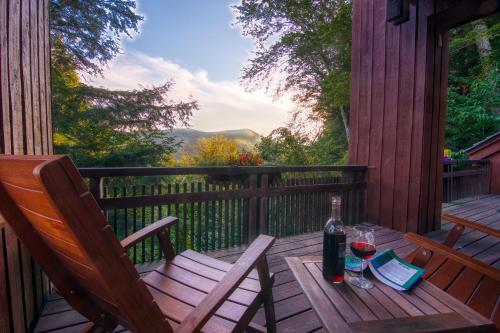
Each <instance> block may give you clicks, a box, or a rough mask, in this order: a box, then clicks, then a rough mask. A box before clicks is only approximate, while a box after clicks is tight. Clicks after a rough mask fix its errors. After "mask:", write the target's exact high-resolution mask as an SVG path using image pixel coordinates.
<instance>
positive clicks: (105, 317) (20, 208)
mask: <svg viewBox="0 0 500 333" xmlns="http://www.w3.org/2000/svg"><path fill="white" fill-rule="evenodd" d="M0 212H1V213H2V215H3V216H4V217H5V219H6V220H7V222H8V223H9V225H11V227H12V228H13V229H14V231H15V232H16V234H17V235H18V237H19V238H20V239H21V241H22V242H23V243H24V245H25V246H26V247H27V248H28V250H29V251H30V253H31V254H32V255H33V257H34V258H35V260H36V261H38V263H39V264H40V266H41V267H42V269H44V271H45V272H46V273H47V275H48V276H49V278H50V279H51V280H52V281H53V283H54V284H55V286H56V287H57V288H58V290H59V292H61V293H62V294H63V296H64V297H65V298H66V299H67V300H68V302H69V303H70V304H71V305H72V306H73V307H74V308H75V309H77V310H78V311H80V312H81V313H82V314H83V315H85V316H87V317H88V318H89V319H90V320H92V321H94V322H99V321H100V322H102V323H103V324H106V323H107V322H117V323H119V324H122V325H125V326H126V327H128V328H130V329H131V330H133V331H137V332H170V331H171V327H170V326H169V325H168V322H167V321H166V320H165V318H164V315H163V314H162V313H161V311H160V309H159V308H158V306H157V305H156V303H155V302H154V301H153V297H152V296H151V294H150V292H149V291H148V290H147V288H146V286H145V284H144V283H143V282H142V280H141V279H140V277H139V274H138V273H137V271H136V270H135V268H134V266H133V264H132V262H131V261H130V260H129V259H128V257H127V255H126V253H125V251H124V249H123V247H122V246H121V245H120V242H119V241H118V239H117V238H116V236H115V234H114V233H113V231H112V229H111V228H110V226H109V225H108V223H107V222H106V219H105V218H104V215H103V214H102V212H101V210H100V208H99V206H98V205H97V203H96V201H95V199H94V198H93V196H92V195H91V194H90V193H89V192H88V189H87V186H86V184H85V183H84V181H83V179H82V178H81V176H80V174H79V172H78V170H77V169H76V167H75V166H74V164H73V163H72V162H71V160H70V159H69V158H68V157H66V156H5V155H0Z"/></svg>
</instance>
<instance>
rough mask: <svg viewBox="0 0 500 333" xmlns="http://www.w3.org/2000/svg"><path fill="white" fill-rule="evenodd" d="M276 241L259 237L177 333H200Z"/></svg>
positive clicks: (184, 321)
mask: <svg viewBox="0 0 500 333" xmlns="http://www.w3.org/2000/svg"><path fill="white" fill-rule="evenodd" d="M274 241H275V239H274V237H271V236H266V235H260V236H259V237H257V239H256V240H255V241H253V243H252V244H251V245H250V246H249V247H248V248H247V250H246V251H245V252H244V253H243V254H242V255H241V257H240V258H239V259H238V261H236V263H234V265H233V267H232V268H231V269H230V270H229V271H228V272H227V273H226V275H225V276H224V277H223V278H222V280H221V281H220V282H219V283H217V285H216V286H215V287H214V289H212V291H210V293H209V294H208V295H207V296H206V297H205V298H204V299H203V300H202V301H201V302H200V304H198V306H197V307H196V308H195V309H194V310H193V311H192V312H191V313H190V314H189V315H188V316H187V317H186V318H185V319H184V320H183V321H182V323H181V324H180V326H179V327H178V328H177V329H176V330H175V332H176V333H191V332H199V331H200V330H201V329H202V328H203V326H204V325H205V324H206V322H207V321H208V320H209V319H210V317H211V316H212V315H213V314H214V313H215V312H216V311H217V309H218V308H219V307H220V306H221V305H222V303H224V302H225V301H226V300H227V298H228V297H229V296H230V295H231V294H232V293H233V291H234V290H235V289H236V288H238V286H239V285H240V283H241V282H242V281H243V280H244V279H245V277H246V276H247V275H248V273H250V271H251V270H252V269H253V267H254V266H255V265H256V264H257V263H259V261H260V260H262V259H263V258H265V255H266V252H267V251H268V250H269V249H270V248H271V246H272V245H273V243H274Z"/></svg>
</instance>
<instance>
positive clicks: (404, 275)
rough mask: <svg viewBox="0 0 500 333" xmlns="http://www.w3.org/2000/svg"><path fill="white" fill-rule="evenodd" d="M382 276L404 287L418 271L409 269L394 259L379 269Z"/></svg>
mask: <svg viewBox="0 0 500 333" xmlns="http://www.w3.org/2000/svg"><path fill="white" fill-rule="evenodd" d="M378 271H379V272H380V274H382V275H383V276H385V277H386V278H387V279H389V280H391V281H392V282H395V283H397V284H399V285H401V286H402V285H404V284H405V283H406V282H408V280H409V279H411V278H412V276H413V275H415V273H417V272H418V271H417V270H416V269H414V268H411V267H408V266H406V265H404V264H402V263H401V262H399V261H398V260H397V259H392V260H390V261H388V262H387V263H385V264H383V265H382V266H380V267H379V268H378Z"/></svg>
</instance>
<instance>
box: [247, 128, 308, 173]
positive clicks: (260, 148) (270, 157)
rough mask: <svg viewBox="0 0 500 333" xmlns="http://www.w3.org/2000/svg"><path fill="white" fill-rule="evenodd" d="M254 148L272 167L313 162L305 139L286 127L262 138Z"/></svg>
mask: <svg viewBox="0 0 500 333" xmlns="http://www.w3.org/2000/svg"><path fill="white" fill-rule="evenodd" d="M255 148H256V150H257V152H258V153H259V155H260V156H261V157H262V158H263V159H264V161H266V163H268V164H272V165H309V164H313V162H314V159H313V158H312V156H311V154H310V146H309V144H308V140H307V138H306V137H305V136H303V135H301V134H300V133H292V131H290V129H288V128H286V127H280V128H277V129H275V130H273V131H272V132H271V134H269V135H268V136H264V137H262V138H261V140H260V142H259V143H257V144H256V146H255Z"/></svg>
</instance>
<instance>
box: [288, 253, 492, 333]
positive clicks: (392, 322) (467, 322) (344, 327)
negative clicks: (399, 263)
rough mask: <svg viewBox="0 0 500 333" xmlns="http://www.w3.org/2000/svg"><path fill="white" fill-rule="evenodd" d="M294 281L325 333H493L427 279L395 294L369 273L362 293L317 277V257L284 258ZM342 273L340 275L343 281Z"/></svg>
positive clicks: (319, 274)
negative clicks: (448, 332) (369, 285)
mask: <svg viewBox="0 0 500 333" xmlns="http://www.w3.org/2000/svg"><path fill="white" fill-rule="evenodd" d="M286 261H287V263H288V265H289V266H290V269H291V270H292V272H293V274H294V275H295V278H296V279H297V281H298V282H299V284H300V286H301V287H302V289H303V290H304V293H305V294H306V296H307V298H308V300H309V301H310V302H311V305H312V307H313V309H314V311H315V312H316V314H317V315H318V317H319V318H320V320H321V322H322V324H323V326H324V328H325V329H326V330H328V331H329V332H367V333H368V332H373V333H375V332H382V333H388V332H442V331H444V330H453V331H454V332H470V331H473V332H493V331H494V330H495V326H494V324H493V323H492V322H491V321H489V320H488V319H486V318H484V317H483V316H482V315H480V314H478V313H477V312H475V311H474V310H472V309H471V308H469V307H468V306H466V305H464V304H462V303H461V302H459V301H458V300H456V299H455V298H453V297H451V296H450V295H448V294H447V293H445V292H444V291H442V290H441V289H439V288H437V287H435V286H434V285H432V284H431V283H429V282H427V281H420V282H419V284H418V285H417V286H415V287H414V288H413V290H411V291H405V292H401V291H397V290H394V289H392V288H391V287H388V286H386V285H385V284H383V283H381V282H380V281H378V280H377V279H375V278H374V277H373V276H372V275H371V273H367V274H366V275H367V277H368V278H370V280H371V281H372V282H373V283H374V284H375V287H374V288H373V289H368V290H363V289H360V288H357V287H355V286H352V285H350V284H349V283H342V284H339V285H334V286H332V285H331V284H329V283H328V282H326V281H325V280H324V279H323V276H322V272H321V266H322V265H321V257H288V258H286ZM347 277H348V274H347V273H346V278H347Z"/></svg>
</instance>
